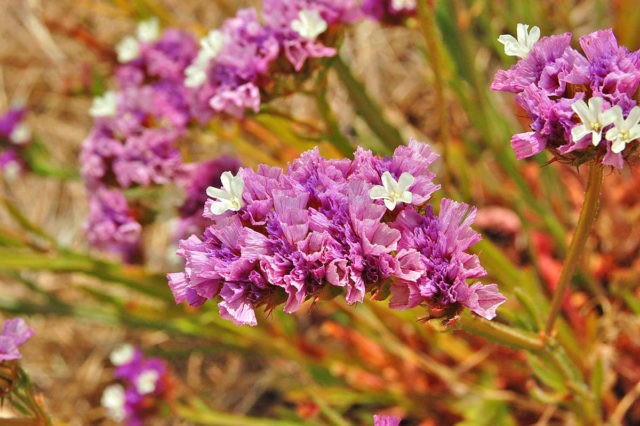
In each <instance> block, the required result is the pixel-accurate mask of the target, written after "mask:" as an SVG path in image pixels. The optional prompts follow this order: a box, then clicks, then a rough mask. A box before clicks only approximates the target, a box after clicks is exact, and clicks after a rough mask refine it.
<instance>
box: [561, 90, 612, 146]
mask: <svg viewBox="0 0 640 426" xmlns="http://www.w3.org/2000/svg"><path fill="white" fill-rule="evenodd" d="M603 101H604V99H602V98H600V97H593V98H591V99H589V106H588V107H587V104H586V103H585V101H583V100H582V99H580V100H579V101H576V102H574V103H573V105H571V109H572V110H574V111H575V113H576V114H578V117H580V120H582V124H578V125H576V126H574V127H573V128H572V129H571V138H572V139H573V140H574V142H578V141H579V140H580V139H582V138H584V137H585V136H587V135H589V134H590V135H591V143H593V146H598V144H599V143H600V140H601V139H602V129H604V128H605V127H607V126H608V125H609V124H611V123H613V120H614V119H615V110H614V109H613V108H609V109H608V110H606V111H604V112H603V111H602V103H603Z"/></svg>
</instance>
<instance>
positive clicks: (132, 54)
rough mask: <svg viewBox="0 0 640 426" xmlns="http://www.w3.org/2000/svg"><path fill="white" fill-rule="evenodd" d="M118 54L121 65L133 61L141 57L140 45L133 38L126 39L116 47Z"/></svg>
mask: <svg viewBox="0 0 640 426" xmlns="http://www.w3.org/2000/svg"><path fill="white" fill-rule="evenodd" d="M116 53H117V54H118V62H120V63H121V64H124V63H127V62H130V61H133V60H134V59H136V58H137V57H138V56H139V55H140V43H139V42H138V40H136V39H135V38H133V37H131V36H128V37H125V38H123V39H122V41H121V42H120V43H118V44H117V45H116Z"/></svg>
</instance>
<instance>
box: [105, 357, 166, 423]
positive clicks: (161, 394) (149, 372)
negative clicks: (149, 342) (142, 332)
mask: <svg viewBox="0 0 640 426" xmlns="http://www.w3.org/2000/svg"><path fill="white" fill-rule="evenodd" d="M110 359H111V362H112V363H113V364H114V365H115V366H116V370H115V377H116V379H118V380H119V382H120V384H116V385H111V386H109V387H107V388H106V389H105V391H104V393H103V395H102V401H101V402H102V405H103V407H105V408H106V410H107V412H108V414H109V416H110V417H112V418H113V419H114V420H117V421H124V422H125V424H127V425H130V426H131V425H143V424H146V421H147V420H148V419H149V418H151V417H153V416H154V415H155V414H157V413H158V411H159V410H160V408H161V407H162V405H163V404H164V403H166V402H167V401H168V400H169V399H170V397H171V390H172V389H171V376H170V373H169V369H168V367H167V365H166V363H165V362H164V361H163V360H162V359H160V358H146V357H145V356H144V355H143V354H142V352H141V351H140V350H139V349H137V348H133V347H132V346H131V345H123V346H121V347H120V348H118V349H116V350H115V351H114V352H112V354H111V356H110Z"/></svg>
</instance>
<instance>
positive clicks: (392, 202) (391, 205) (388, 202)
mask: <svg viewBox="0 0 640 426" xmlns="http://www.w3.org/2000/svg"><path fill="white" fill-rule="evenodd" d="M384 205H385V206H387V209H389V210H393V209H395V208H396V201H395V200H391V199H389V198H385V199H384Z"/></svg>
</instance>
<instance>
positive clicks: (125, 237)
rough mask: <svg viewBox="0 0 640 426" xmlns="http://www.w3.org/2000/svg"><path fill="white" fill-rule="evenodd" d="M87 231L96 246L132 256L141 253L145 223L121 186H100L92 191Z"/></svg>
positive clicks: (126, 257)
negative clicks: (142, 222)
mask: <svg viewBox="0 0 640 426" xmlns="http://www.w3.org/2000/svg"><path fill="white" fill-rule="evenodd" d="M85 232H86V235H87V239H88V241H89V243H90V244H91V245H93V246H94V247H96V248H99V249H102V250H108V251H112V252H116V253H120V254H122V255H123V256H124V258H125V259H129V260H133V259H135V258H137V256H138V255H139V250H140V236H141V232H142V227H141V226H140V224H139V223H138V222H137V221H136V219H135V217H134V213H133V211H132V209H131V208H130V207H129V204H128V203H127V200H126V198H125V197H124V195H123V194H122V192H120V191H118V190H109V189H106V188H98V189H96V190H95V191H93V192H92V193H91V194H90V195H89V216H88V218H87V222H86V224H85Z"/></svg>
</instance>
